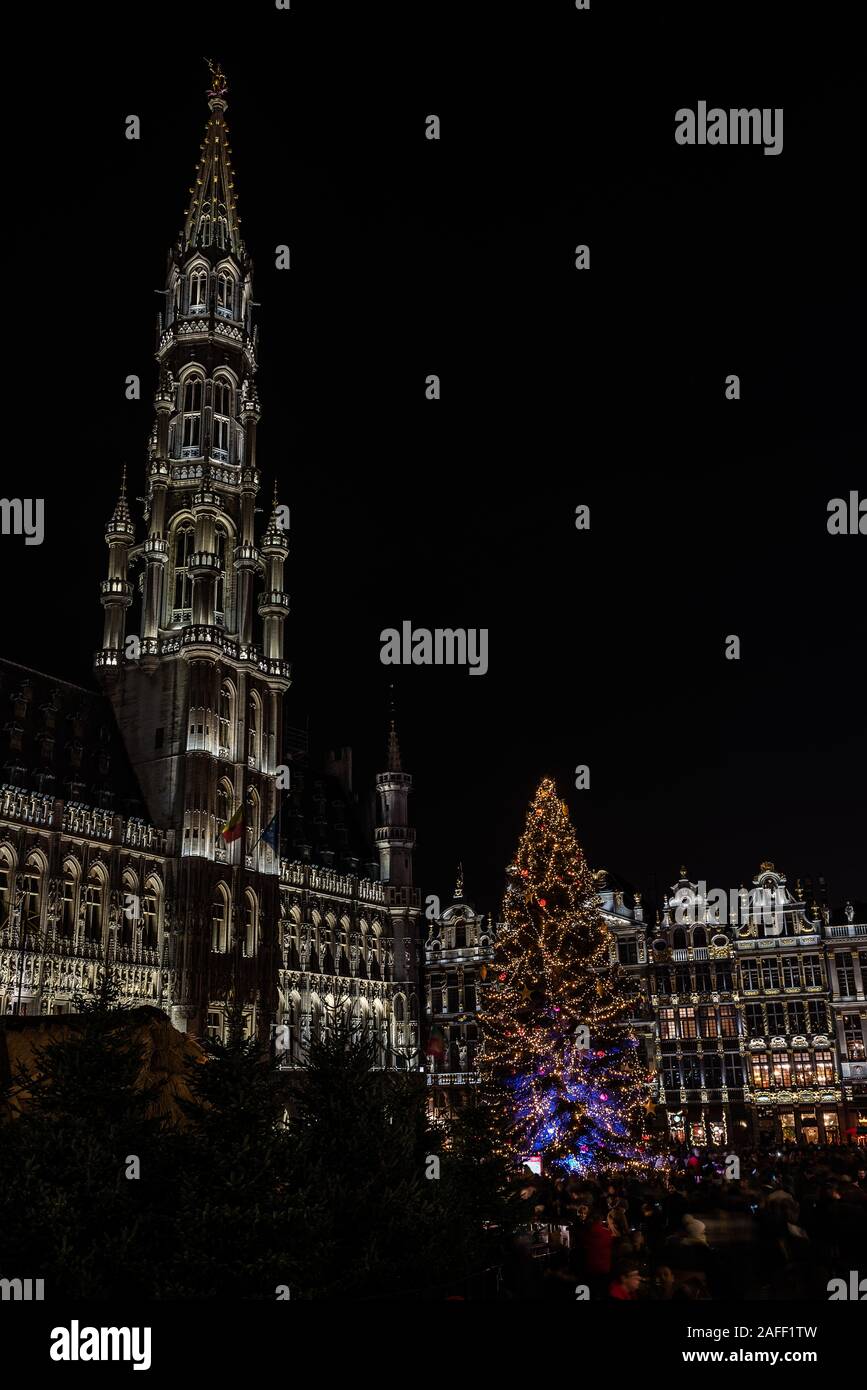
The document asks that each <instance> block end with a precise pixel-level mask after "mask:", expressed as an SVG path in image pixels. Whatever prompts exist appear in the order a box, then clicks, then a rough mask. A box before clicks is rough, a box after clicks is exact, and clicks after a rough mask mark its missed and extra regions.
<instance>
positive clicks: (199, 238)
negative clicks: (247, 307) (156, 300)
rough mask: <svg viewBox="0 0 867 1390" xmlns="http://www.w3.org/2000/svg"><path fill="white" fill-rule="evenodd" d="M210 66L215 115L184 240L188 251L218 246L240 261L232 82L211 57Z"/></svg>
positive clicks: (199, 166)
mask: <svg viewBox="0 0 867 1390" xmlns="http://www.w3.org/2000/svg"><path fill="white" fill-rule="evenodd" d="M208 66H209V67H210V69H211V87H210V91H209V92H208V106H209V107H210V111H211V117H210V120H209V121H208V124H207V127H206V129H205V138H204V141H203V143H202V148H201V153H200V155H199V162H198V164H197V165H196V174H195V181H194V183H193V186H192V188H191V189H190V205H189V207H188V208H187V209H186V210H185V221H184V230H183V233H182V236H181V241H182V245H183V250H184V251H185V252H186V251H192V250H196V249H201V248H203V247H209V246H216V247H220V248H221V249H222V250H224V251H231V252H233V253H234V255H235V256H237V258H238V260H239V261H240V260H243V258H244V244H243V242H242V240H241V220H240V218H239V216H238V202H237V198H236V196H235V175H234V172H233V170H232V151H231V149H230V148H229V129H228V126H227V125H226V118H225V112H226V107H227V105H228V102H227V101H226V93H227V91H228V84H227V82H226V75H225V73H224V72H223V70H222V68H221V67H220V65H219V63H217V64H214V63H212V62H210V60H209V62H208Z"/></svg>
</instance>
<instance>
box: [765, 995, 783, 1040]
mask: <svg viewBox="0 0 867 1390" xmlns="http://www.w3.org/2000/svg"><path fill="white" fill-rule="evenodd" d="M765 1008H766V1013H767V1019H768V1032H769V1033H785V1031H786V1009H785V1005H784V1004H782V1003H779V1002H778V1001H776V1000H771V1001H770V1003H768V1004H767V1005H766V1006H765Z"/></svg>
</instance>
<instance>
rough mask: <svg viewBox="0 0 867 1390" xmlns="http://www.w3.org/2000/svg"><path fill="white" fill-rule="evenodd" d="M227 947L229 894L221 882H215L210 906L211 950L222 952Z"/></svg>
mask: <svg viewBox="0 0 867 1390" xmlns="http://www.w3.org/2000/svg"><path fill="white" fill-rule="evenodd" d="M228 949H229V894H228V892H227V890H226V887H225V885H224V884H222V883H218V884H217V891H216V893H215V894H214V904H213V907H212V908H211V950H212V951H217V952H219V953H220V954H224V953H225V952H226V951H228Z"/></svg>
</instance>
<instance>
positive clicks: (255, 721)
mask: <svg viewBox="0 0 867 1390" xmlns="http://www.w3.org/2000/svg"><path fill="white" fill-rule="evenodd" d="M261 718H262V707H261V705H260V704H259V697H258V695H257V694H256V693H255V691H254V692H253V694H252V695H251V696H250V702H249V706H248V715H247V762H248V763H249V765H250V767H258V766H259V752H260V745H261V733H262V730H261Z"/></svg>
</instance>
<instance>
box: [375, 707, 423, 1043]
mask: <svg viewBox="0 0 867 1390" xmlns="http://www.w3.org/2000/svg"><path fill="white" fill-rule="evenodd" d="M386 763H387V770H386V771H385V772H378V773H377V775H376V792H377V798H378V801H379V824H378V826H377V829H376V850H377V854H378V855H379V877H380V880H381V882H382V884H383V890H384V895H385V902H386V904H387V908H388V914H389V917H390V919H391V931H392V936H393V939H394V975H395V980H396V981H400V982H405V983H406V984H407V985H409V986H411V988H412V989H413V990H414V989H415V986H416V982H417V980H418V977H419V969H420V960H419V954H420V952H419V927H420V922H421V907H420V894H419V890H418V889H417V888H414V887H413V881H412V874H413V851H414V849H415V830H414V829H413V827H412V826H411V825H410V824H409V807H408V804H407V803H408V801H409V794H410V792H411V791H412V775H411V774H410V773H409V772H404V770H403V763H402V761H401V756H400V743H399V742H398V737H397V729H396V727H395V721H394V709H393V708H392V718H391V726H390V729H389V734H388V753H387V758H386ZM397 1029H398V1032H400V1030H401V1020H400V1019H398V1020H397Z"/></svg>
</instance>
